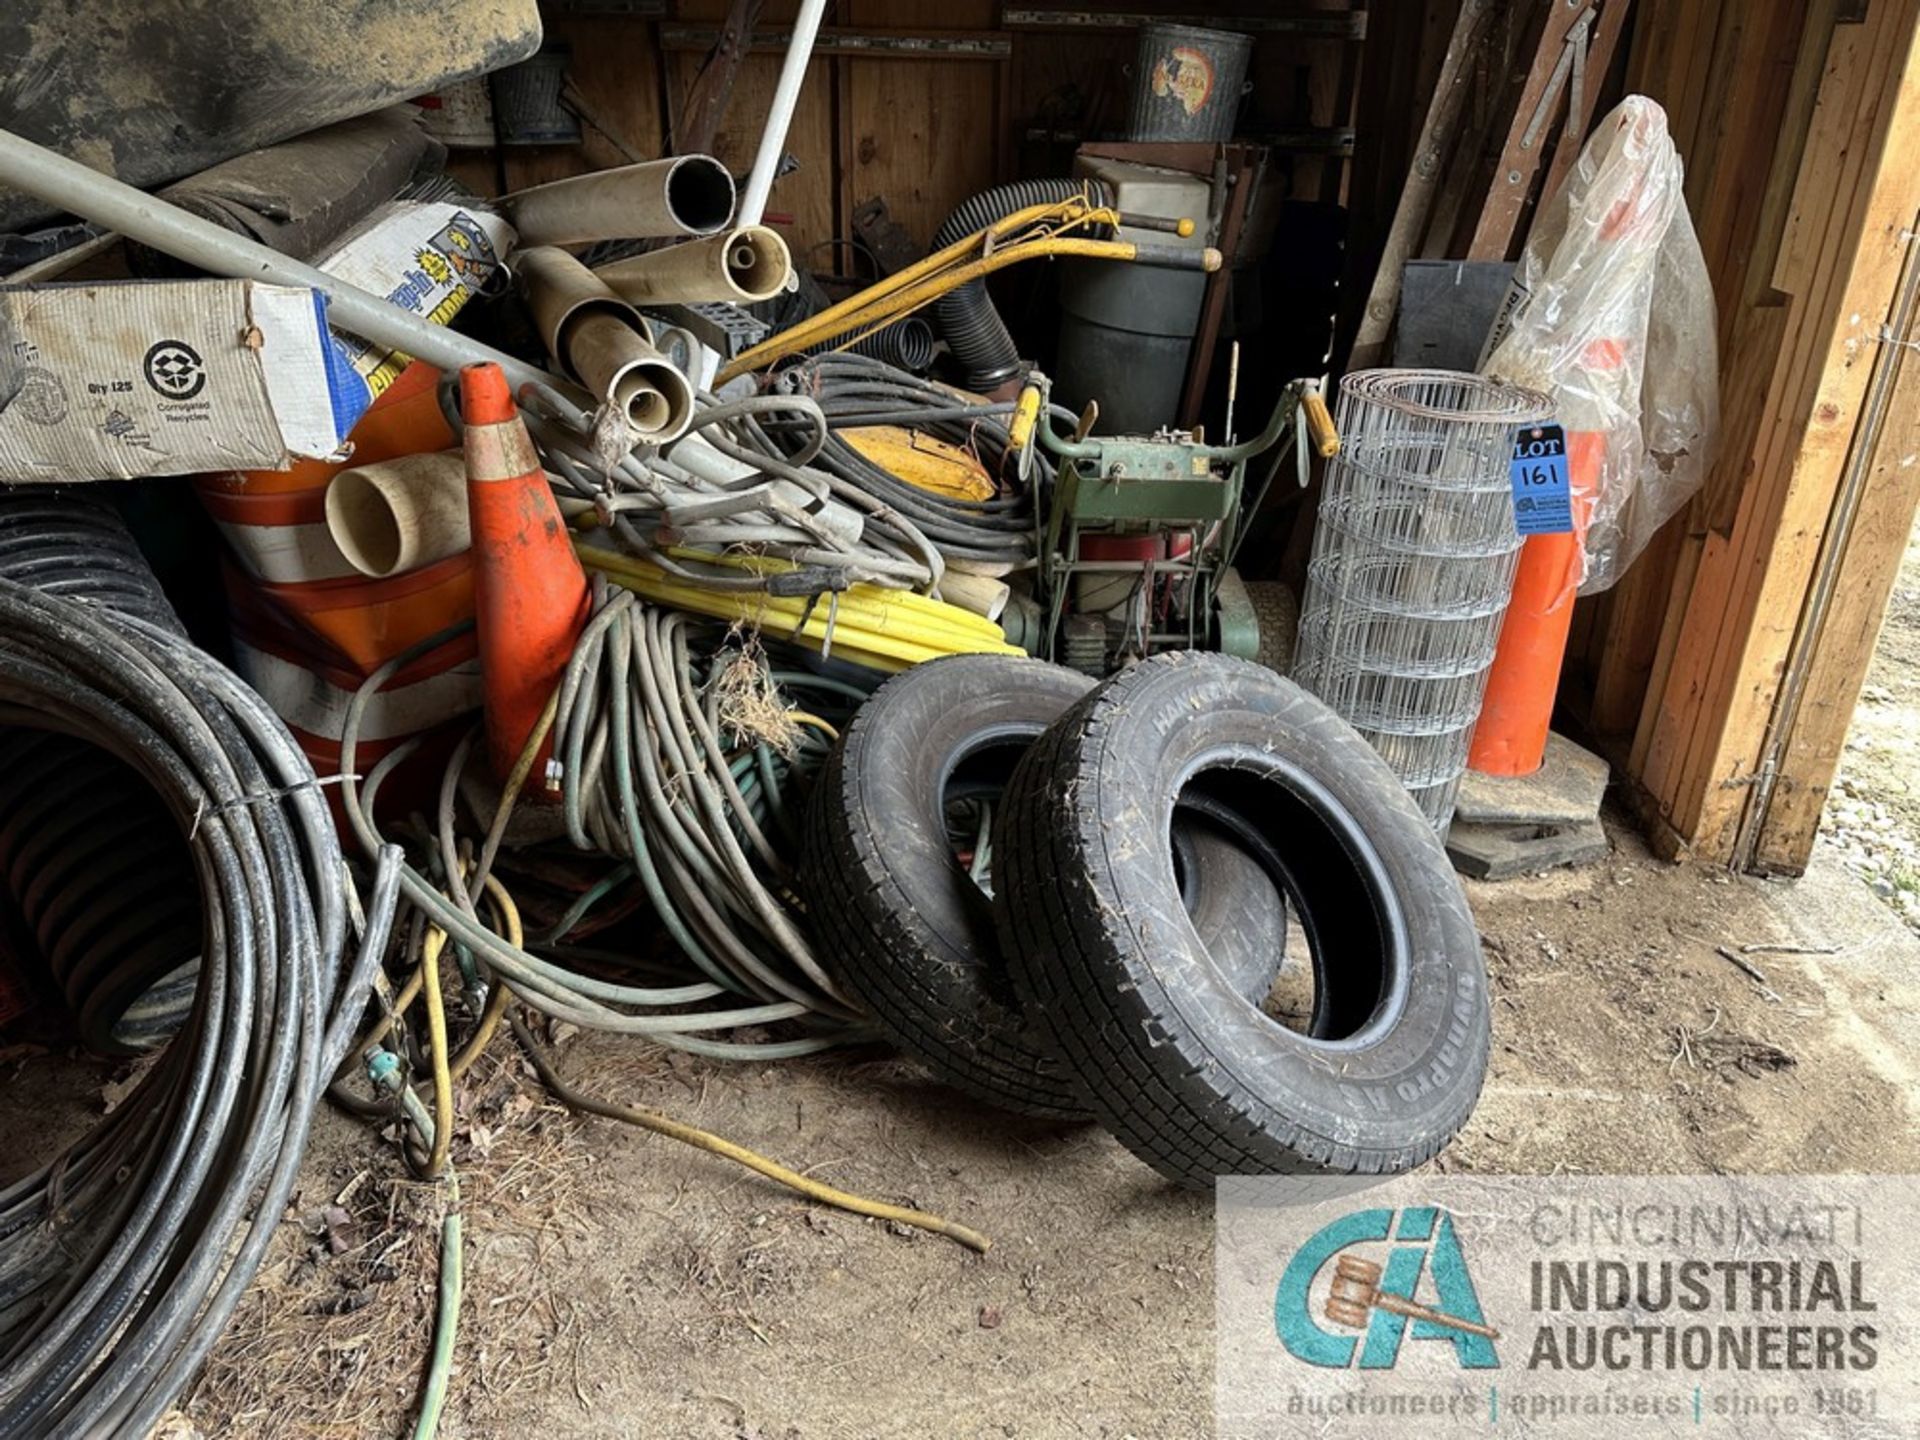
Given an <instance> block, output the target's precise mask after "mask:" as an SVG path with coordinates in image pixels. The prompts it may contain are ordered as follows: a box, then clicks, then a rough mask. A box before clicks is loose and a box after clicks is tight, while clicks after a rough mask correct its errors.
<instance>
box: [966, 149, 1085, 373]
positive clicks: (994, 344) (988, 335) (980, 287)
mask: <svg viewBox="0 0 1920 1440" xmlns="http://www.w3.org/2000/svg"><path fill="white" fill-rule="evenodd" d="M1081 195H1085V196H1086V197H1087V198H1088V199H1089V200H1091V201H1092V202H1093V203H1094V204H1095V205H1109V204H1111V203H1112V199H1111V194H1110V192H1109V190H1108V188H1107V187H1106V185H1104V184H1103V183H1101V182H1100V181H1098V180H1016V181H1015V182H1014V183H1013V184H1011V185H1001V186H999V187H997V188H995V189H992V190H982V191H981V192H980V193H979V194H978V195H975V196H972V197H970V198H969V199H966V200H963V201H961V202H960V204H959V206H958V207H957V208H956V209H955V210H954V212H953V213H952V214H951V215H949V216H948V217H947V219H946V223H945V224H943V225H941V227H940V230H939V233H938V234H936V235H935V236H934V237H933V248H934V250H935V251H940V250H944V249H945V248H946V247H947V246H949V245H951V244H953V243H954V242H956V241H959V240H964V239H966V238H967V236H969V235H971V234H973V233H974V232H975V231H977V230H984V229H986V227H987V226H989V225H991V224H993V223H994V222H995V221H996V220H1004V219H1006V218H1007V216H1009V215H1011V214H1013V213H1014V212H1015V211H1016V210H1025V209H1026V208H1028V207H1029V206H1032V205H1053V204H1058V203H1059V202H1061V201H1063V200H1072V199H1075V198H1077V197H1078V196H1081ZM1108 233H1109V232H1108V231H1107V230H1106V229H1105V228H1104V227H1102V228H1100V229H1097V230H1089V231H1087V232H1086V238H1088V239H1091V240H1097V239H1105V238H1106V237H1107V235H1108ZM933 314H934V318H935V319H936V320H938V321H939V322H940V333H941V334H942V335H944V336H945V337H946V340H947V344H948V345H949V346H951V347H952V349H953V358H954V359H955V360H958V361H959V362H960V367H961V372H962V376H963V379H964V383H965V384H966V386H967V388H968V389H970V390H979V391H983V392H984V391H989V390H992V389H994V388H995V387H997V386H999V385H1003V384H1005V383H1006V382H1007V381H1008V380H1011V379H1012V378H1013V377H1014V376H1015V375H1017V374H1019V373H1020V348H1019V347H1018V346H1017V345H1015V344H1014V343H1013V336H1012V335H1010V334H1009V333H1008V332H1007V322H1006V321H1004V320H1002V319H1001V318H1000V312H999V311H998V310H996V309H994V307H993V297H992V296H990V295H989V294H987V282H986V281H985V280H984V279H982V280H969V281H968V282H967V283H966V284H964V285H961V286H959V287H958V288H956V289H954V290H951V291H949V292H948V293H947V294H945V295H942V296H941V297H940V298H939V299H938V300H936V301H935V302H934V306H933Z"/></svg>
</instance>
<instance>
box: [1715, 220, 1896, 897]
mask: <svg viewBox="0 0 1920 1440" xmlns="http://www.w3.org/2000/svg"><path fill="white" fill-rule="evenodd" d="M1913 227H1920V214H1916V215H1915V216H1914V218H1913V219H1912V221H1910V222H1909V228H1910V229H1911V228H1913ZM1908 249H1909V251H1911V249H1912V245H1911V242H1909V244H1908ZM1914 263H1915V262H1914V259H1913V257H1912V255H1911V254H1909V258H1908V265H1909V267H1910V269H1909V274H1908V276H1907V279H1906V282H1905V287H1904V288H1905V289H1906V291H1907V296H1906V309H1907V314H1906V316H1905V320H1906V323H1905V325H1904V326H1903V327H1902V329H1901V332H1900V333H1899V334H1897V335H1896V336H1894V337H1893V338H1892V340H1891V342H1890V343H1888V344H1885V345H1883V346H1882V347H1881V348H1880V351H1879V354H1878V356H1877V357H1876V361H1877V364H1878V365H1879V366H1881V367H1882V368H1883V370H1884V371H1885V372H1886V373H1884V374H1882V375H1877V376H1876V377H1875V380H1874V389H1875V390H1876V391H1879V392H1881V393H1880V394H1879V395H1878V397H1877V398H1878V399H1879V401H1880V403H1881V405H1882V406H1883V407H1884V408H1883V409H1881V410H1880V411H1879V412H1878V413H1879V415H1880V416H1881V417H1882V419H1883V422H1884V423H1883V424H1882V425H1881V426H1880V428H1879V431H1878V433H1877V434H1875V435H1868V434H1865V433H1863V434H1862V435H1860V436H1859V437H1858V439H1857V441H1856V444H1857V445H1858V446H1859V447H1861V448H1859V449H1857V450H1856V452H1855V454H1854V456H1852V457H1850V469H1854V470H1857V472H1858V473H1857V474H1855V475H1853V476H1852V477H1850V478H1852V479H1853V481H1854V484H1853V486H1852V487H1850V489H1851V496H1850V498H1851V502H1852V507H1851V508H1850V511H1848V512H1846V513H1842V514H1841V515H1839V516H1838V517H1837V522H1836V525H1835V527H1833V528H1831V529H1830V533H1829V537H1828V545H1827V548H1826V551H1825V552H1824V553H1823V554H1822V556H1821V570H1822V571H1823V572H1829V573H1826V574H1825V579H1826V586H1827V588H1826V589H1825V595H1824V600H1825V608H1824V612H1823V613H1819V614H1814V613H1809V614H1808V615H1807V616H1805V617H1803V619H1802V625H1801V632H1800V634H1799V635H1798V636H1797V637H1796V643H1795V650H1794V656H1793V657H1792V660H1791V661H1790V663H1789V676H1790V677H1792V676H1793V675H1794V672H1795V670H1796V669H1797V668H1800V667H1804V668H1803V673H1802V678H1801V679H1800V683H1799V684H1798V685H1797V686H1796V687H1795V688H1794V689H1793V691H1792V692H1790V696H1789V699H1790V700H1791V702H1792V703H1791V705H1790V707H1789V708H1788V710H1787V712H1786V713H1784V714H1781V715H1777V716H1776V721H1775V730H1774V733H1773V734H1771V735H1770V736H1769V737H1768V747H1767V753H1766V755H1765V757H1764V758H1763V765H1764V764H1766V763H1768V762H1771V763H1772V765H1773V771H1772V779H1771V785H1770V787H1768V788H1767V789H1766V790H1764V791H1763V794H1762V796H1761V797H1759V798H1757V799H1756V804H1759V803H1761V802H1762V801H1763V800H1764V802H1765V808H1764V812H1763V813H1761V814H1760V815H1759V816H1758V818H1757V820H1756V821H1755V822H1753V823H1754V831H1753V834H1752V835H1751V837H1750V849H1749V850H1748V851H1747V853H1743V854H1742V855H1740V856H1739V857H1738V858H1739V859H1740V860H1741V862H1742V863H1743V865H1745V866H1746V867H1747V868H1750V869H1754V870H1759V871H1762V872H1765V873H1768V874H1789V875H1798V874H1800V873H1802V872H1803V871H1804V870H1805V869H1806V867H1807V861H1808V860H1809V858H1810V857H1811V856H1812V854H1813V845H1814V841H1815V839H1816V838H1817V836H1818V834H1819V829H1820V815H1821V811H1822V810H1823V809H1824V808H1825V806H1826V800H1827V790H1828V787H1829V786H1831V785H1832V783H1833V777H1834V774H1835V772H1836V771H1837V770H1838V769H1839V765H1840V755H1841V750H1842V748H1843V747H1844V745H1845V744H1846V738H1847V731H1848V729H1849V728H1850V726H1851V724H1852V720H1853V711H1854V707H1855V706H1856V705H1857V704H1858V703H1859V699H1860V690H1861V687H1862V686H1863V685H1864V684H1865V682H1866V677H1867V668H1868V666H1869V665H1870V664H1871V663H1872V660H1873V651H1874V645H1875V642H1876V641H1877V640H1878V638H1879V633H1880V626H1881V623H1882V621H1883V620H1884V618H1885V616H1886V613H1887V601H1888V598H1889V597H1890V596H1891V595H1892V593H1893V587H1894V582H1895V580H1896V579H1897V578H1898V575H1899V572H1900V562H1901V557H1902V556H1903V555H1904V554H1905V552H1906V548H1907V543H1908V540H1909V538H1910V537H1911V536H1912V534H1913V526H1914V515H1915V511H1916V508H1920V360H1916V358H1915V357H1914V355H1913V353H1912V350H1911V349H1910V348H1909V347H1911V346H1912V345H1913V344H1914V342H1915V341H1916V339H1920V331H1917V328H1916V327H1915V325H1914V324H1913V315H1912V308H1913V300H1912V289H1913V285H1914V274H1913V273H1912V268H1911V267H1913V265H1914ZM1809 610H1810V612H1811V611H1812V610H1813V607H1812V606H1810V607H1809Z"/></svg>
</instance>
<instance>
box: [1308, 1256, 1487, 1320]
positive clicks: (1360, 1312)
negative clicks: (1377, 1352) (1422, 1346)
mask: <svg viewBox="0 0 1920 1440" xmlns="http://www.w3.org/2000/svg"><path fill="white" fill-rule="evenodd" d="M1374 1310H1385V1311H1388V1312H1389V1313H1391V1314H1394V1315H1404V1316H1406V1317H1407V1318H1408V1319H1409V1320H1430V1321H1432V1322H1433V1323H1434V1324H1435V1325H1445V1326H1446V1327H1447V1328H1448V1329H1451V1330H1464V1331H1466V1332H1467V1333H1468V1334H1469V1335H1484V1336H1486V1338H1487V1339H1489V1340H1498V1339H1499V1338H1500V1332H1499V1331H1498V1330H1495V1329H1494V1328H1493V1327H1492V1326H1491V1325H1477V1324H1475V1323H1474V1322H1473V1321H1471V1320H1460V1319H1457V1318H1455V1317H1454V1316H1452V1315H1449V1314H1447V1313H1446V1312H1445V1311H1444V1310H1435V1309H1433V1308H1432V1307H1430V1306H1427V1305H1421V1304H1418V1303H1417V1302H1415V1301H1412V1300H1409V1299H1407V1298H1406V1297H1404V1296H1401V1295H1395V1294H1394V1293H1393V1292H1392V1291H1383V1290H1381V1288H1380V1267H1379V1266H1378V1265H1376V1264H1375V1263H1374V1262H1373V1261H1371V1260H1362V1259H1360V1258H1359V1257H1358V1256H1356V1255H1342V1256H1341V1257H1340V1258H1339V1260H1337V1261H1336V1262H1335V1263H1334V1267H1333V1288H1332V1289H1331V1290H1330V1291H1329V1292H1328V1293H1327V1308H1326V1314H1327V1318H1328V1319H1329V1320H1331V1321H1333V1322H1334V1323H1335V1324H1336V1325H1350V1326H1352V1327H1353V1328H1354V1329H1356V1330H1364V1329H1366V1328H1367V1319H1368V1315H1369V1313H1370V1312H1372V1311H1374Z"/></svg>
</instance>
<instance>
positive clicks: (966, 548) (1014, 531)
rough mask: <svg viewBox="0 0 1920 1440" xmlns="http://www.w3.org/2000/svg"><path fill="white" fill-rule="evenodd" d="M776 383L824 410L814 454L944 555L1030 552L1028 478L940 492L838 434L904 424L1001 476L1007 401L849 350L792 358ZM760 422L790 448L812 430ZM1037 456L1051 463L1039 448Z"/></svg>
mask: <svg viewBox="0 0 1920 1440" xmlns="http://www.w3.org/2000/svg"><path fill="white" fill-rule="evenodd" d="M774 384H775V386H776V388H777V389H779V390H781V391H784V392H786V393H788V394H797V395H806V396H808V397H810V398H812V399H813V400H814V401H816V402H817V403H818V404H819V406H820V409H821V412H822V413H823V414H824V415H825V416H826V417H827V425H828V432H827V436H826V439H825V440H824V441H822V442H821V443H820V446H819V452H818V453H817V454H816V455H815V456H814V457H813V459H812V460H811V461H810V462H809V463H811V464H812V465H814V466H815V467H817V468H819V469H822V470H825V471H827V472H828V473H829V474H832V475H836V476H838V477H839V478H840V479H842V480H845V481H847V482H848V483H850V484H853V485H857V486H858V487H860V489H862V490H864V491H866V492H867V493H868V494H869V495H872V496H874V497H875V498H876V499H878V500H880V501H882V502H884V503H885V504H886V505H887V507H888V508H889V509H890V510H891V511H893V512H894V513H896V514H899V515H902V516H904V517H905V518H906V519H907V520H909V521H911V522H912V523H913V524H914V525H915V526H916V527H917V528H918V529H919V530H920V532H921V533H922V534H924V535H925V536H926V537H927V538H928V539H929V540H930V541H932V542H933V544H934V546H935V547H936V548H937V549H938V550H939V551H940V553H941V555H943V556H944V557H945V558H946V559H947V560H949V561H953V560H958V561H961V562H963V563H965V562H969V561H970V562H975V563H976V565H979V566H985V567H989V568H998V567H1005V568H1011V567H1013V566H1016V565H1019V564H1021V563H1022V562H1024V561H1026V560H1028V559H1030V558H1031V557H1032V555H1033V546H1034V522H1033V499H1032V494H1031V491H1030V490H1029V488H1028V487H1026V486H1021V485H1012V486H1009V487H1008V488H1007V490H1006V493H1004V494H996V495H994V496H991V497H989V498H986V499H981V500H967V499H956V498H954V497H951V496H946V495H939V494H935V493H934V492H932V491H930V490H922V489H920V488H918V487H916V486H914V485H910V484H908V483H907V482H906V481H905V480H902V479H901V478H900V477H899V476H897V475H894V474H893V473H892V472H890V471H888V470H886V469H883V468H882V467H881V466H879V465H876V464H875V463H874V462H873V461H871V460H869V459H868V458H867V457H866V456H865V455H862V454H861V453H860V451H859V450H857V449H855V448H854V447H853V446H852V445H851V444H849V443H848V442H847V440H846V439H845V437H844V436H842V435H841V434H840V432H841V431H842V430H845V429H852V428H857V427H860V426H867V425H901V426H907V427H909V428H911V429H913V430H915V431H916V432H919V433H922V434H926V435H931V436H933V437H935V438H937V439H941V440H946V441H949V442H951V443H952V444H955V445H958V446H961V447H963V448H965V449H968V450H970V451H972V452H973V453H974V454H975V455H976V456H977V457H978V458H979V460H980V462H981V464H982V465H983V466H985V468H986V470H987V473H988V474H989V475H993V476H996V477H997V476H999V475H1000V472H1001V471H1002V469H1003V468H1006V467H1005V466H1004V463H1003V462H1004V461H1005V460H1006V457H1007V444H1008V431H1007V427H1008V425H1009V424H1010V423H1011V421H1012V416H1013V409H1014V406H1013V403H1012V402H1011V401H1007V402H986V403H983V402H981V401H980V400H978V399H977V398H975V397H973V396H971V395H966V394H962V393H960V392H957V391H954V390H951V389H948V388H947V387H946V386H944V385H939V384H936V383H935V382H933V381H931V380H919V379H915V378H914V377H913V376H911V375H907V374H904V373H903V372H901V371H899V370H896V369H894V368H893V367H892V366H890V365H886V364H883V363H882V362H880V361H878V360H872V359H869V358H868V357H866V356H864V355H857V354H849V353H846V352H841V353H839V354H834V355H820V356H816V357H815V358H813V359H811V360H804V361H801V362H800V363H799V364H796V365H790V366H788V367H787V368H786V369H785V370H782V371H781V372H780V374H779V377H778V378H777V379H776V380H775V382H774ZM1062 413H1064V412H1062ZM1069 418H1070V417H1069ZM762 428H763V429H764V430H765V432H766V433H767V434H769V435H770V436H772V437H773V439H774V440H775V441H776V442H778V443H780V444H782V445H785V446H787V447H788V448H789V449H794V448H796V447H798V446H799V445H801V444H803V443H810V441H811V438H812V433H813V432H812V431H811V430H805V431H803V430H802V429H801V427H799V426H798V425H797V424H795V423H792V422H788V421H782V420H774V421H765V422H762ZM1035 463H1036V465H1038V466H1039V467H1040V469H1041V470H1042V471H1043V472H1044V471H1045V470H1046V468H1047V467H1046V466H1045V464H1044V462H1043V461H1041V460H1040V459H1039V457H1037V456H1036V457H1035ZM1008 478H1009V479H1010V478H1011V476H1009V477H1008Z"/></svg>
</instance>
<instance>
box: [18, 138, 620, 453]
mask: <svg viewBox="0 0 1920 1440" xmlns="http://www.w3.org/2000/svg"><path fill="white" fill-rule="evenodd" d="M0 184H4V185H11V186H13V187H15V188H16V189H19V190H24V191H26V192H27V193H28V194H29V195H34V196H38V197H39V198H40V199H42V200H45V201H46V202H47V203H48V204H50V205H57V206H59V207H60V209H62V210H65V211H68V212H70V213H72V214H74V215H78V216H79V217H80V218H81V219H83V220H91V221H92V222H93V223H94V224H96V225H104V226H106V227H107V228H108V229H109V230H117V231H118V232H119V233H120V234H122V235H124V236H126V237H127V238H128V239H130V240H137V241H139V242H140V243H141V244H143V245H150V246H152V247H153V248H154V249H155V250H158V251H161V252H162V253H164V254H167V255H171V256H173V257H174V258H175V259H177V260H184V261H185V262H186V263H187V264H189V265H196V266H198V267H199V268H200V269H202V270H206V271H209V272H210V273H212V274H216V275H227V276H230V277H232V278H233V279H236V280H262V281H265V282H267V283H268V284H271V285H290V286H305V287H307V288H309V289H313V290H318V291H320V292H321V293H322V294H324V295H325V296H326V297H327V307H328V313H327V319H328V321H329V323H331V324H334V325H337V326H339V327H340V328H341V329H342V330H350V331H352V332H353V333H354V334H355V335H358V336H361V337H362V338H363V339H367V340H371V341H373V342H374V343H375V344H377V345H386V346H389V347H391V348H392V349H395V350H401V351H404V352H406V353H407V354H409V355H412V356H416V357H417V358H419V359H421V360H425V361H426V362H427V363H428V364H431V365H437V366H439V367H440V368H441V369H442V370H447V371H457V370H458V369H459V368H460V367H461V366H463V365H472V364H477V363H479V362H481V361H487V360H491V361H492V362H493V363H494V364H496V365H498V366H499V367H500V368H501V369H502V370H503V371H505V372H506V376H507V379H508V381H509V382H510V383H511V384H512V385H513V387H514V389H515V390H519V389H521V388H522V387H523V386H527V385H536V386H540V387H543V388H545V389H547V390H549V391H552V392H554V394H555V397H556V398H558V399H564V400H565V401H566V402H567V404H568V406H569V407H570V408H571V409H572V410H573V412H574V413H572V414H569V415H567V417H566V418H567V419H568V420H569V421H571V422H572V423H574V424H576V425H578V426H580V427H581V428H582V429H586V428H589V427H590V423H591V422H590V420H589V417H588V416H587V415H586V414H585V413H584V412H583V411H581V410H580V409H579V406H578V404H577V400H576V397H578V395H579V392H578V391H577V390H576V388H575V387H574V386H572V385H570V384H568V383H567V382H565V381H563V380H561V379H559V378H558V377H556V376H554V375H550V374H549V373H547V372H546V371H545V370H541V369H538V368H536V367H534V366H532V365H529V364H527V363H526V362H525V361H523V360H516V359H514V358H513V356H511V355H508V354H505V353H504V352H502V351H499V350H495V349H494V348H493V347H492V346H490V345H483V344H481V343H480V342H479V341H478V340H471V339H468V338H467V337H466V336H464V335H459V334H456V333H455V332H453V331H452V330H449V329H447V328H446V327H445V326H441V325H435V324H432V323H430V322H429V321H427V320H425V319H423V318H422V317H420V316H418V315H415V314H413V313H411V312H410V311H406V310H402V309H401V308H400V307H399V306H397V305H394V304H393V303H391V302H390V301H388V300H386V299H385V298H383V297H382V296H379V295H375V294H374V293H373V292H372V291H370V290H362V289H360V288H359V287H358V286H356V285H349V284H347V282H346V281H344V280H341V279H338V278H337V277H335V276H332V275H328V274H327V273H325V272H324V271H321V270H316V269H314V268H313V266H311V265H306V264H303V263H302V262H300V261H298V260H295V259H292V258H291V257H289V256H286V255H282V254H281V253H280V252H279V251H277V250H270V249H268V248H267V247H266V246H265V245H261V244H258V243H256V242H255V241H252V240H248V239H246V238H244V237H243V236H240V235H236V234H234V233H233V232H232V231H231V230H223V229H221V228H220V227H219V226H218V225H215V224H213V223H212V222H211V221H207V220H202V219H201V218H200V217H199V216H197V215H191V214H189V213H188V212H186V211H185V210H182V209H181V208H180V207H179V206H177V205H171V204H168V203H167V202H166V201H165V200H162V199H159V198H158V197H157V196H153V195H148V194H146V193H145V192H144V191H141V190H136V189H134V188H133V186H131V185H126V184H123V183H121V182H120V181H118V180H115V179H114V178H113V177H112V176H110V175H102V174H100V173H99V172H98V171H97V170H89V169H88V168H87V167H86V166H85V165H82V164H80V163H79V162H78V161H74V160H69V159H67V158H66V156H64V155H58V154H55V153H54V152H53V151H51V150H49V149H47V148H46V147H45V146H43V145H36V144H34V143H33V142H32V141H31V140H28V139H25V138H24V137H22V136H19V135H16V134H14V133H13V132H12V131H11V130H0Z"/></svg>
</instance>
